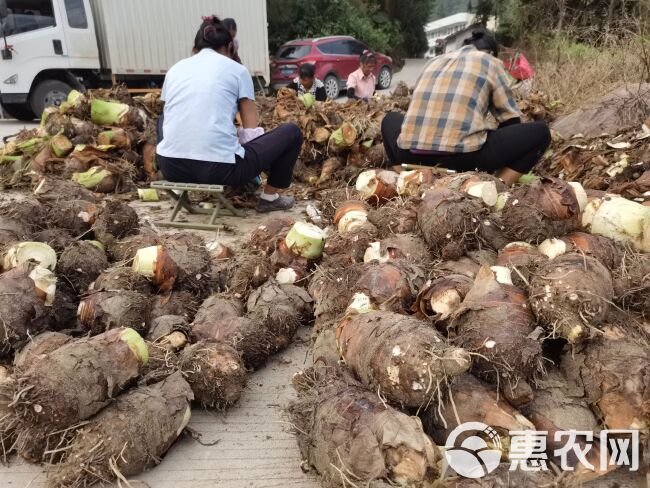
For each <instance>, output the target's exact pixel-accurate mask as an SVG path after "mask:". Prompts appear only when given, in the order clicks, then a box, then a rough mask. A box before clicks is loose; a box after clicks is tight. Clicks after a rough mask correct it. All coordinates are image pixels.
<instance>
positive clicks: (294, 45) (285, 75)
mask: <svg viewBox="0 0 650 488" xmlns="http://www.w3.org/2000/svg"><path fill="white" fill-rule="evenodd" d="M366 49H368V47H367V46H366V45H365V44H363V43H362V42H359V41H357V40H356V39H355V38H354V37H350V36H332V37H321V38H319V39H300V40H296V41H291V42H288V43H286V44H284V45H283V46H282V47H281V48H280V49H278V52H277V54H276V55H275V58H274V59H273V62H272V63H271V86H272V88H273V89H277V88H280V87H282V86H286V85H287V84H289V83H291V82H292V81H293V79H294V78H295V77H296V76H298V68H299V67H300V65H301V64H304V63H312V64H314V66H315V67H316V77H317V78H318V79H320V80H322V81H323V83H324V84H325V91H326V92H327V96H328V97H329V98H337V97H338V96H339V93H340V91H341V90H344V89H345V85H346V82H347V79H348V76H349V75H350V73H352V72H353V71H355V70H356V69H357V68H358V67H359V56H361V54H362V53H363V51H365V50H366ZM375 75H376V76H377V88H378V89H380V90H385V89H386V88H389V87H390V84H391V81H392V79H393V60H392V59H391V58H389V57H388V56H384V55H383V54H379V53H378V54H377V72H376V73H375Z"/></svg>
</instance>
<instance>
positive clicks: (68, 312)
mask: <svg viewBox="0 0 650 488" xmlns="http://www.w3.org/2000/svg"><path fill="white" fill-rule="evenodd" d="M78 308H79V295H78V294H77V293H76V292H75V290H74V288H72V286H71V285H70V284H69V283H67V282H66V280H58V282H57V285H56V295H55V296H54V302H53V303H52V308H51V310H52V312H51V313H52V321H53V324H52V327H53V329H54V330H66V329H74V328H76V325H77V310H78Z"/></svg>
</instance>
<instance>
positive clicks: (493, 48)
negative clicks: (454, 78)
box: [463, 29, 499, 57]
mask: <svg viewBox="0 0 650 488" xmlns="http://www.w3.org/2000/svg"><path fill="white" fill-rule="evenodd" d="M463 45H464V46H469V45H473V46H474V47H475V48H476V49H480V50H481V51H490V52H491V53H492V55H493V56H494V57H497V56H498V55H499V45H498V44H497V41H496V39H495V38H494V35H493V34H492V33H491V32H490V31H489V30H487V29H476V30H473V31H472V37H469V38H467V39H465V40H464V41H463Z"/></svg>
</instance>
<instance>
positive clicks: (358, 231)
mask: <svg viewBox="0 0 650 488" xmlns="http://www.w3.org/2000/svg"><path fill="white" fill-rule="evenodd" d="M377 237H378V236H377V229H376V228H375V227H374V226H373V225H372V224H371V223H369V222H365V223H364V224H363V225H360V226H358V227H355V229H354V230H351V231H348V232H344V233H340V232H333V233H332V234H330V235H329V236H328V237H327V242H325V248H324V249H323V252H324V254H325V259H324V260H326V261H327V263H328V264H330V265H331V264H332V263H336V264H338V265H341V266H346V265H350V264H355V263H363V262H364V257H365V254H366V251H367V250H368V246H370V245H371V244H372V243H373V242H375V241H376V240H377Z"/></svg>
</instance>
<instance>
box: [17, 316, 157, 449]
mask: <svg viewBox="0 0 650 488" xmlns="http://www.w3.org/2000/svg"><path fill="white" fill-rule="evenodd" d="M147 360H148V350H147V346H146V344H145V342H144V341H143V340H142V338H141V337H140V336H139V335H138V333H137V332H135V331H134V330H133V329H128V328H127V329H124V328H122V329H114V330H111V331H109V332H107V333H105V334H102V335H99V336H95V337H91V338H89V339H78V340H75V341H72V342H69V343H67V344H64V345H62V346H60V347H57V348H56V349H54V350H53V351H50V352H49V353H47V354H45V356H44V357H42V358H39V359H38V360H35V361H33V362H32V363H31V364H28V366H27V368H26V369H25V370H20V371H17V374H16V383H17V384H16V395H15V401H14V413H15V415H16V416H17V417H18V418H19V419H20V422H21V424H22V425H23V426H24V427H25V428H26V429H29V428H31V427H34V426H37V425H40V426H42V427H44V428H45V429H51V431H52V432H54V431H56V430H59V429H67V428H68V427H70V426H72V425H75V424H76V423H78V422H80V421H82V420H86V419H88V418H90V417H92V416H93V415H95V414H96V413H97V412H99V411H100V410H101V409H102V408H104V407H105V406H106V405H108V404H109V403H110V402H111V399H112V398H114V397H115V396H117V395H118V394H119V393H120V392H121V391H123V390H124V389H126V388H127V387H128V386H129V385H130V384H131V383H132V382H133V381H134V380H135V379H136V378H137V377H138V375H139V372H140V368H141V367H142V366H144V365H146V363H147ZM25 441H27V442H29V439H25Z"/></svg>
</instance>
